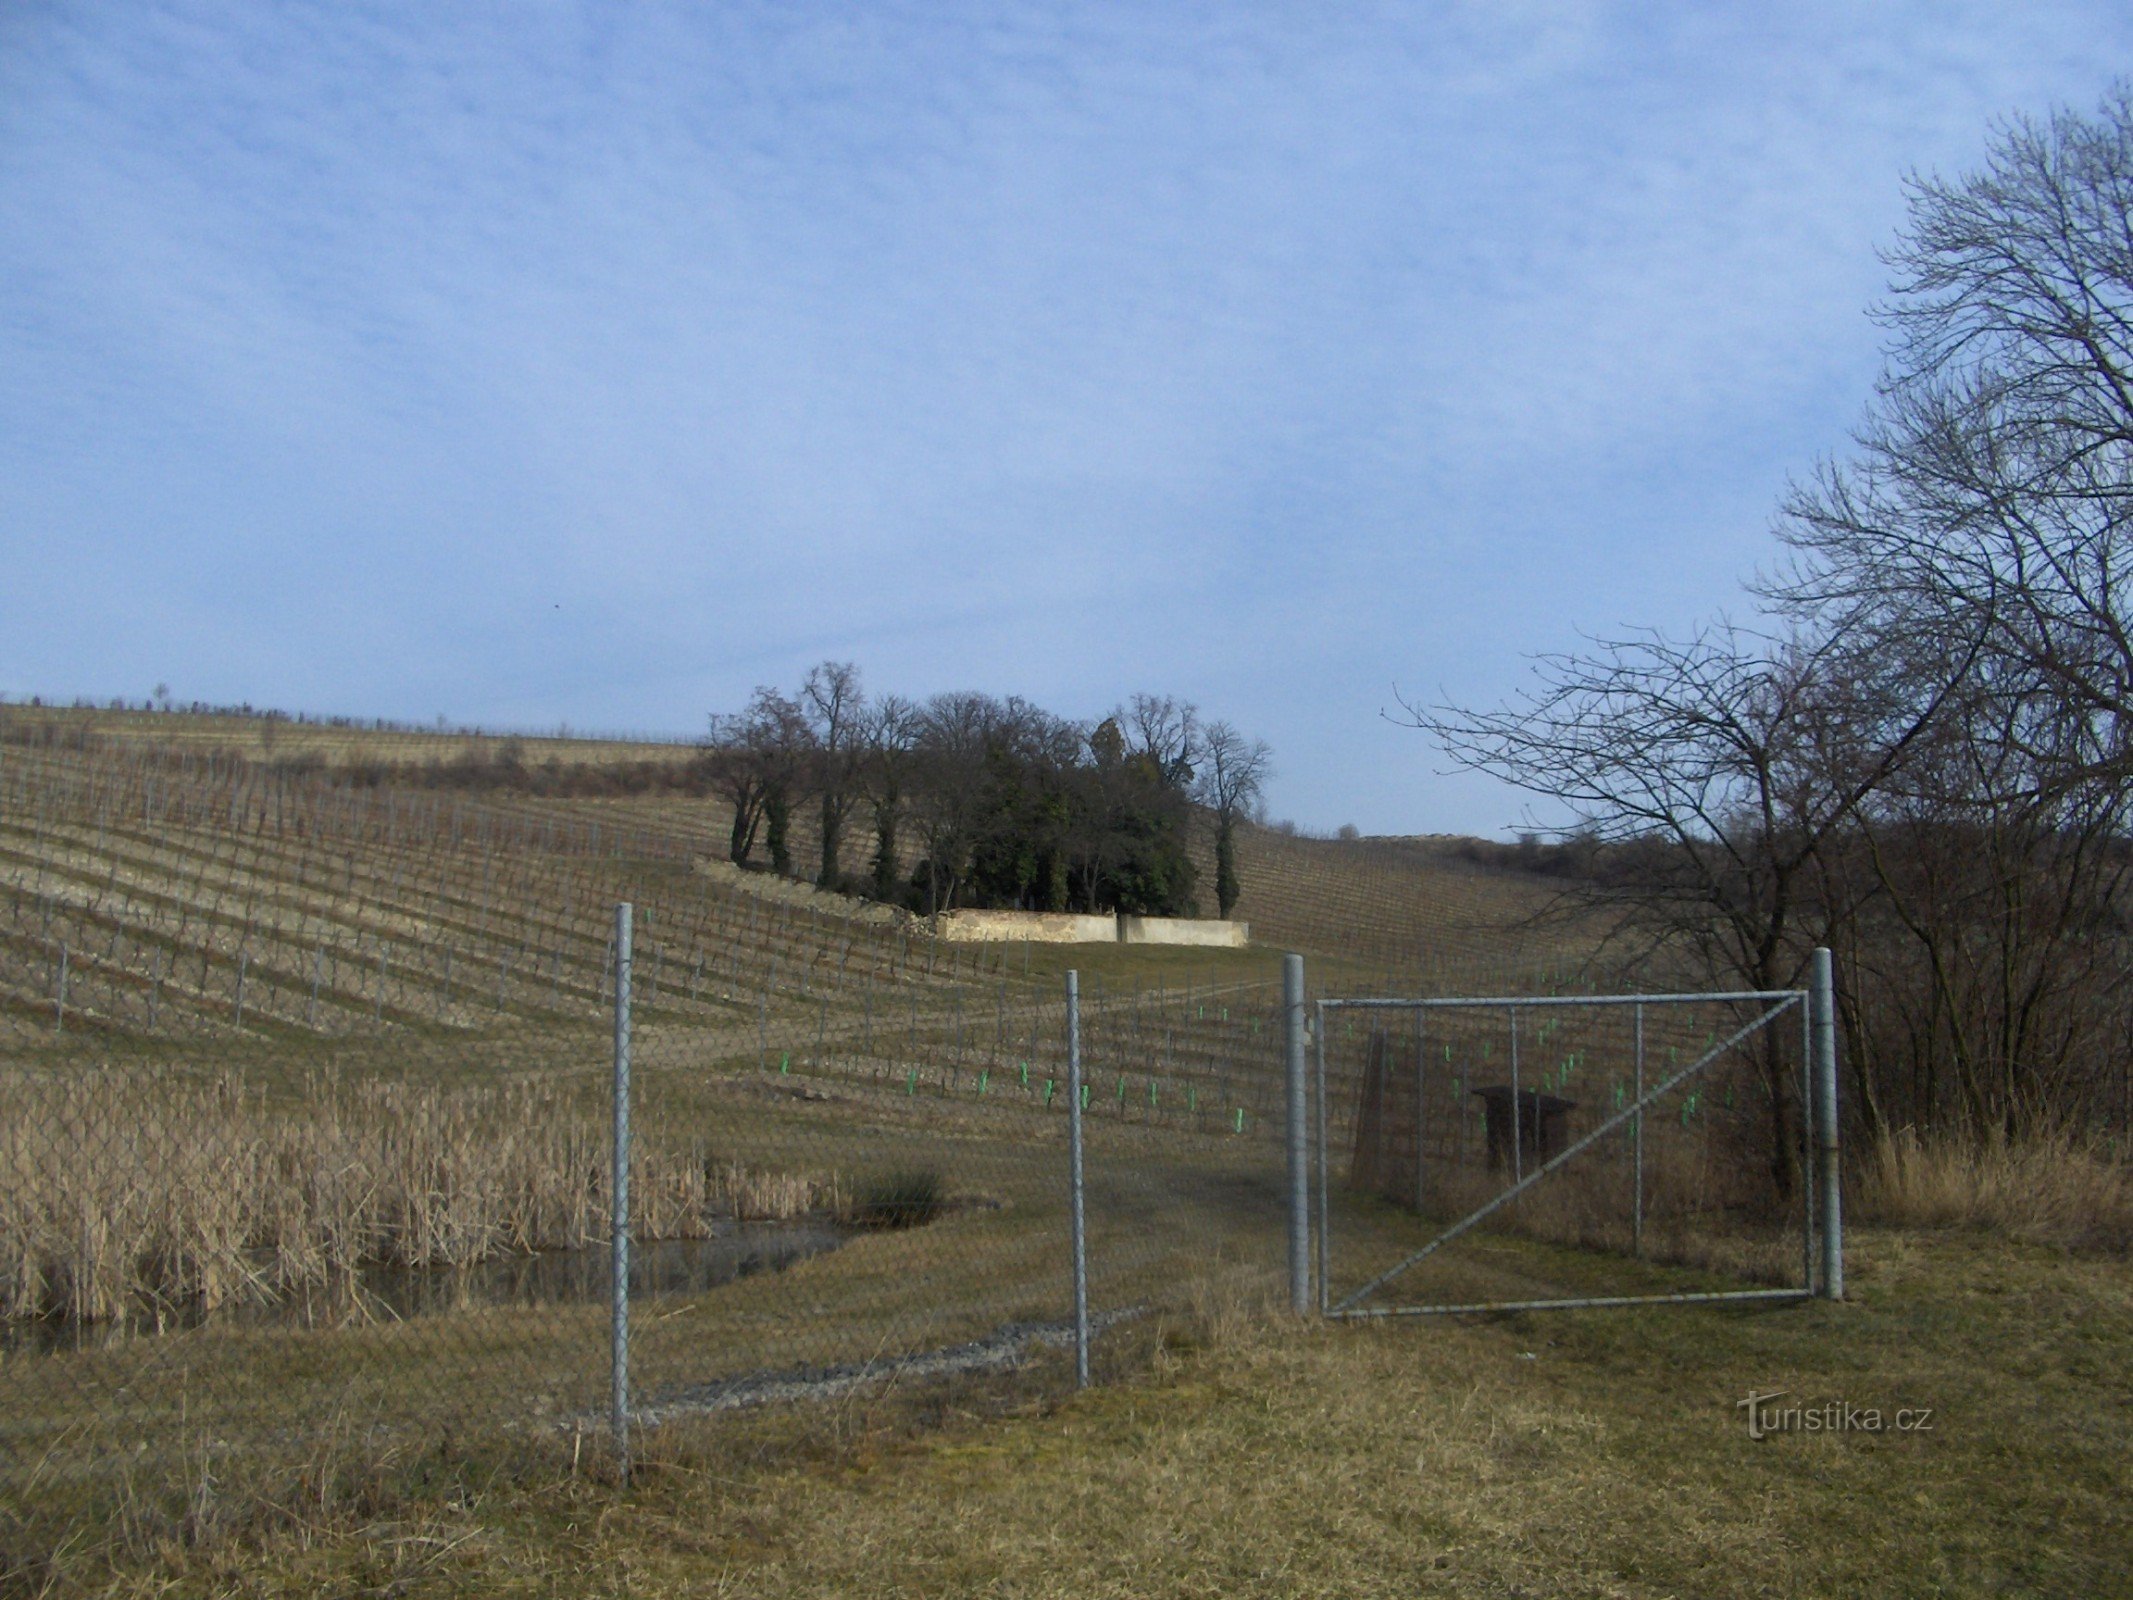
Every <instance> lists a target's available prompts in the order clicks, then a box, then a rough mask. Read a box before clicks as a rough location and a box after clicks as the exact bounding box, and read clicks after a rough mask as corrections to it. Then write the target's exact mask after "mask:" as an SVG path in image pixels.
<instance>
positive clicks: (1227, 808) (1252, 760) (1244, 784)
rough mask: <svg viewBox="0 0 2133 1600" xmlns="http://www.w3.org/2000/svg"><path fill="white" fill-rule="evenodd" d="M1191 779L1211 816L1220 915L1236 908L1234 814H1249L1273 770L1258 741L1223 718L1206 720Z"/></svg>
mask: <svg viewBox="0 0 2133 1600" xmlns="http://www.w3.org/2000/svg"><path fill="white" fill-rule="evenodd" d="M1200 750H1201V761H1200V770H1199V773H1198V775H1197V777H1196V780H1195V782H1196V787H1197V790H1198V795H1199V800H1200V803H1201V804H1202V805H1204V806H1206V807H1207V808H1208V809H1209V810H1210V811H1212V812H1214V814H1215V904H1216V907H1217V908H1218V909H1219V911H1220V913H1221V915H1222V916H1223V917H1224V918H1225V919H1226V918H1227V917H1228V916H1229V914H1230V912H1231V911H1233V910H1235V909H1236V905H1237V896H1238V894H1239V892H1240V889H1239V885H1238V882H1237V818H1238V817H1239V816H1240V815H1249V814H1250V812H1251V808H1252V807H1253V806H1254V805H1255V804H1257V803H1258V800H1259V797H1260V793H1261V791H1262V790H1263V789H1264V788H1265V786H1266V780H1267V778H1268V776H1269V775H1270V774H1271V772H1272V771H1273V759H1274V753H1273V751H1272V750H1270V749H1268V748H1267V743H1266V741H1265V740H1264V739H1247V738H1246V737H1245V736H1244V735H1243V734H1241V733H1239V732H1238V731H1237V729H1236V728H1235V726H1233V725H1232V724H1230V723H1228V722H1221V721H1217V722H1210V723H1209V724H1208V725H1207V727H1206V730H1205V731H1204V732H1203V734H1202V735H1201V739H1200Z"/></svg>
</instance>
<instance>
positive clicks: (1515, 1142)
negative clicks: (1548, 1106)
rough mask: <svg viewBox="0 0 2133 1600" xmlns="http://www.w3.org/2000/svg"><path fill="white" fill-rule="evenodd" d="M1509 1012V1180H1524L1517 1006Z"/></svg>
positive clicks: (1523, 1112)
mask: <svg viewBox="0 0 2133 1600" xmlns="http://www.w3.org/2000/svg"><path fill="white" fill-rule="evenodd" d="M1509 1010H1510V1014H1511V1181H1512V1182H1513V1183H1524V1182H1525V1181H1526V1108H1525V1107H1524V1106H1522V1105H1520V1104H1519V1103H1518V1007H1516V1006H1512V1007H1510V1008H1509ZM1533 1120H1534V1123H1535V1127H1534V1130H1533V1131H1534V1133H1535V1135H1536V1136H1538V1134H1539V1132H1540V1128H1539V1126H1538V1124H1539V1122H1540V1107H1539V1106H1538V1105H1536V1106H1535V1107H1534V1108H1533Z"/></svg>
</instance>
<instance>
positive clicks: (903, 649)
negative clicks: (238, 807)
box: [0, 0, 2133, 834]
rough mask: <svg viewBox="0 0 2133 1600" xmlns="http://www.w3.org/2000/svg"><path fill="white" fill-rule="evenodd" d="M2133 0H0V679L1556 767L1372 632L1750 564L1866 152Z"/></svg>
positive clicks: (1801, 399)
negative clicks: (1060, 726) (984, 719)
mask: <svg viewBox="0 0 2133 1600" xmlns="http://www.w3.org/2000/svg"><path fill="white" fill-rule="evenodd" d="M2128 62H2133V8H2128V7H2126V6H2124V5H2123V4H2122V3H2076V0H2060V3H2055V0H2027V3H2025V4H2023V5H2021V6H2010V5H2006V4H2003V3H1981V4H1965V3H1935V4H1917V5H1907V4H1900V3H1889V4H1876V5H1872V6H1860V5H1857V4H1833V5H1819V4H1791V5H1786V6H1770V5H1768V4H1743V5H1722V4H1706V3H1696V4H1679V5H1651V4H1618V5H1606V4H1542V3H1535V4H1525V3H1519V0H1491V3H1478V4H1470V5H1469V4H1452V3H1445V4H1410V5H1402V6H1389V5H1388V6H1372V5H1367V4H1357V5H1345V6H1339V7H1332V6H1319V5H1305V4H1297V3H1295V0H1283V3H1279V4H1254V3H1250V0H1222V3H1208V4H1198V3H1192V0H1168V3H1161V4H1135V3H1131V0H1118V3H1110V4H1100V5H1088V6H1081V5H1073V4H1054V5H1026V4H1019V3H1016V0H985V3H973V4H967V5H966V4H958V3H956V0H926V3H920V4H910V5H905V4H898V3H890V0H878V3H869V4H818V3H811V0H779V3H766V4H760V5H757V4H750V3H747V0H732V3H724V4H719V5H715V6H713V5H703V4H668V3H661V0H641V3H633V4H628V5H624V4H613V3H610V4H606V5H563V4H540V3H534V0H527V3H523V4H511V5H495V4H486V5H484V4H471V3H469V4H452V5H419V6H408V5H404V4H392V5H369V4H363V3H360V0H325V3H316V4H304V3H295V0H292V3H287V4H277V5H272V6H261V5H254V4H239V3H226V4H207V3H190V0H170V3H164V4H142V3H132V0H79V3H62V0H0V693H4V694H5V695H6V696H7V697H9V698H11V699H13V698H23V697H27V696H29V695H32V694H39V695H43V696H45V697H47V698H55V697H56V698H61V699H68V698H72V697H73V696H76V695H89V696H94V697H98V698H105V697H109V696H113V695H124V696H127V697H129V698H140V697H143V696H145V695H147V694H148V693H149V692H150V691H151V690H152V689H153V688H154V687H155V686H156V685H157V684H159V683H163V684H167V685H168V686H169V688H170V690H171V692H172V694H173V695H174V696H175V697H176V698H177V699H178V700H180V701H190V700H196V699H197V700H205V701H211V702H225V703H234V702H239V701H249V702H251V703H253V704H256V705H270V706H277V707H282V708H285V709H289V710H304V711H312V712H320V713H339V714H353V715H360V716H366V717H368V716H388V717H394V718H400V719H405V720H412V721H430V720H433V719H435V718H437V717H440V716H442V717H445V718H448V719H449V720H450V721H451V722H453V723H454V724H480V725H485V726H496V727H509V728H519V729H544V728H553V727H556V726H557V725H559V724H565V723H567V724H568V725H570V726H571V727H573V728H580V729H600V730H617V731H624V730H626V731H653V732H662V733H671V734H675V735H682V736H688V735H694V734H697V733H700V732H701V731H702V730H703V728H704V725H705V718H706V716H707V714H709V713H710V712H713V711H717V710H731V709H737V708H738V707H739V706H740V705H741V704H742V703H743V702H744V701H745V700H746V698H747V696H748V694H749V692H750V690H751V688H752V687H753V686H754V685H756V684H758V683H773V684H780V685H784V686H787V687H793V686H796V685H797V683H798V680H799V679H800V677H801V676H802V675H803V674H804V672H805V671H806V669H807V667H808V666H809V665H810V664H812V663H814V662H817V661H821V660H825V659H837V660H850V661H854V662H857V663H858V664H859V666H860V668H861V670H862V672H863V674H864V677H865V681H866V684H867V686H868V687H869V688H871V689H874V690H877V691H896V692H900V693H903V694H907V695H912V696H924V695H927V694H931V693H935V692H938V691H942V690H951V689H971V688H975V689H983V690H987V691H990V692H993V693H997V694H1020V695H1023V696H1025V697H1027V698H1029V699H1031V700H1034V701H1036V702H1038V703H1040V704H1042V705H1044V706H1046V707H1048V708H1049V709H1051V710H1053V711H1056V712H1059V713H1061V714H1064V715H1068V716H1075V717H1090V718H1093V717H1097V716H1100V715H1102V714H1103V713H1104V712H1105V711H1106V710H1108V709H1109V708H1110V707H1111V706H1113V705H1114V704H1116V703H1118V702H1119V701H1121V700H1123V699H1125V698H1126V697H1127V696H1129V695H1131V694H1132V693H1134V692H1135V691H1139V690H1147V691H1152V692H1158V693H1167V694H1173V695H1177V696H1180V697H1182V698H1186V699H1189V700H1191V701H1193V702H1195V703H1197V704H1198V705H1199V706H1200V707H1201V709H1202V711H1203V713H1204V714H1206V715H1208V716H1219V717H1225V718H1227V719H1229V720H1230V721H1232V722H1234V723H1236V724H1237V725H1239V726H1240V727H1242V728H1244V729H1245V730H1247V731H1248V732H1251V733H1254V734H1257V735H1259V736H1261V737H1263V738H1265V739H1266V740H1267V741H1268V742H1269V744H1270V745H1271V746H1272V747H1273V751H1274V764H1275V769H1276V770H1275V777H1274V779H1273V781H1272V784H1271V785H1270V788H1269V792H1268V795H1267V802H1268V806H1269V808H1270V810H1271V811H1272V812H1273V814H1275V815H1276V816H1282V817H1291V818H1294V819H1295V820H1296V821H1298V822H1299V823H1301V824H1303V825H1304V826H1307V827H1311V828H1315V829H1321V830H1330V829H1332V828H1334V827H1335V826H1337V825H1340V824H1344V823H1353V824H1355V825H1357V826H1359V827H1360V828H1361V829H1362V830H1363V831H1364V832H1366V833H1413V832H1467V833H1481V834H1500V833H1502V832H1504V831H1505V830H1507V829H1515V828H1517V827H1519V826H1522V825H1530V824H1532V823H1535V822H1540V823H1545V822H1547V821H1549V820H1552V819H1550V818H1549V817H1548V816H1547V815H1546V814H1545V813H1544V812H1542V811H1538V810H1536V809H1535V808H1534V806H1533V804H1532V802H1530V801H1528V800H1526V799H1524V798H1522V797H1521V796H1519V795H1517V794H1516V793H1514V792H1512V791H1508V790H1505V789H1503V788H1500V787H1498V786H1497V785H1495V784H1494V783H1492V782H1490V781H1488V780H1486V779H1483V778H1480V777H1477V776H1474V775H1471V774H1458V773H1449V772H1447V771H1446V767H1447V762H1446V760H1445V758H1444V756H1443V755H1442V753H1441V752H1440V751H1438V750H1436V749H1435V748H1434V747H1433V746H1432V745H1431V744H1430V742H1429V740H1428V739H1427V738H1426V737H1425V736H1424V735H1423V734H1421V733H1419V732H1417V731H1416V730H1414V729H1413V728H1411V727H1406V726H1403V725H1402V723H1401V721H1400V705H1401V700H1402V698H1403V697H1404V698H1406V699H1408V700H1415V701H1424V702H1431V703H1452V704H1464V705H1483V706H1486V705H1494V704H1496V703H1498V702H1501V701H1503V700H1504V699H1506V698H1507V697H1508V696H1510V695H1511V694H1513V693H1514V692H1515V690H1516V689H1517V687H1518V686H1519V684H1520V683H1521V682H1522V681H1523V680H1524V678H1525V675H1526V674H1527V673H1528V672H1529V671H1530V661H1531V657H1532V656H1534V655H1535V654H1537V653H1539V652H1543V651H1550V650H1561V649H1567V648H1575V647H1576V646H1577V644H1578V642H1579V639H1580V636H1581V635H1591V634H1603V633H1607V632H1609V631H1612V630H1618V629H1621V628H1623V627H1627V626H1635V625H1652V626H1659V627H1664V628H1671V629H1681V628H1685V627H1687V626H1690V625H1692V624H1693V623H1695V622H1696V621H1698V620H1699V619H1702V618H1705V617H1708V616H1711V615H1713V614H1715V613H1718V612H1721V611H1728V612H1731V613H1732V614H1734V615H1736V616H1737V615H1741V614H1743V612H1744V611H1745V609H1746V607H1745V603H1744V598H1743V595H1742V593H1741V589H1740V584H1741V582H1742V580H1743V579H1744V578H1746V577H1747V576H1749V575H1750V574H1751V573H1752V571H1753V570H1754V568H1755V567H1756V565H1757V564H1758V563H1765V562H1768V561H1769V560H1771V559H1772V557H1773V555H1774V547H1773V545H1772V543H1771V540H1770V534H1769V528H1770V523H1771V516H1772V511H1773V508H1774V506H1775V504H1776V502H1777V499H1778V497H1779V496H1780V495H1781V494H1782V492H1783V490H1784V488H1785V485H1786V483H1787V482H1788V480H1789V479H1793V478H1797V477H1800V476H1803V475H1805V474H1806V473H1808V472H1810V471H1811V470H1812V469H1813V467H1814V465H1815V462H1816V461H1817V459H1818V458H1820V457H1822V456H1824V455H1827V454H1829V453H1832V452H1838V451H1841V450H1842V448H1843V447H1844V443H1845V440H1846V437H1847V434H1848V432H1849V430H1850V429H1851V428H1852V427H1853V426H1855V425H1856V423H1857V422H1858V420H1859V418H1860V416H1861V413H1862V409H1863V407H1864V406H1865V404H1866V403H1867V401H1868V400H1869V398H1870V396H1871V392H1872V385H1873V381H1874V376H1875V372H1876V370H1877V366H1878V363H1879V358H1880V356H1879V353H1880V349H1881V342H1882V337H1883V336H1882V334H1881V333H1880V331H1879V330H1877V328H1876V327H1875V326H1874V324H1873V323H1872V322H1871V321H1870V319H1869V318H1868V316H1867V310H1868V308H1869V306H1870V305H1871V304H1872V303H1873V302H1874V300H1875V299H1876V297H1877V296H1878V295H1880V294H1882V293H1883V291H1884V289H1885V287H1886V277H1887V274H1886V269H1885V268H1884V267H1883V265H1882V263H1881V261H1880V260H1879V258H1878V257H1877V254H1876V252H1877V250H1879V249H1883V248H1886V247H1887V246H1888V245H1889V244H1890V242H1891V241H1892V240H1893V238H1894V236H1895V233H1896V230H1897V229H1898V228H1899V227H1900V226H1901V224H1902V221H1903V214H1904V193H1903V186H1902V183H1903V178H1904V175H1905V174H1906V173H1907V172H1939V173H1942V174H1944V175H1949V176H1953V175H1956V174H1959V173H1961V172H1963V171H1966V170H1970V169H1972V168H1974V167H1975V166H1976V165H1977V163H1978V161H1979V159H1980V158H1981V156H1982V154H1983V152H1984V150H1985V148H1986V146H1987V143H1988V141H1989V139H1990V137H1991V134H1992V130H1993V127H1994V125H1995V120H1996V119H2001V118H2004V117H2006V116H2008V115H2009V114H2013V113H2028V114H2032V115H2041V114H2045V113H2048V112H2049V111H2051V110H2052V109H2053V108H2054V107H2056V106H2061V105H2069V106H2072V107H2073V108H2075V109H2077V110H2082V111H2092V110H2093V109H2094V108H2095V105H2096V103H2097V101H2098V100H2099V98H2100V96H2101V95H2102V93H2103V91H2104V90H2105V89H2106V87H2107V86H2108V84H2109V83H2110V81H2111V79H2112V77H2113V75H2114V73H2123V72H2125V71H2126V70H2127V67H2126V63H2128Z"/></svg>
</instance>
